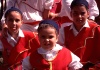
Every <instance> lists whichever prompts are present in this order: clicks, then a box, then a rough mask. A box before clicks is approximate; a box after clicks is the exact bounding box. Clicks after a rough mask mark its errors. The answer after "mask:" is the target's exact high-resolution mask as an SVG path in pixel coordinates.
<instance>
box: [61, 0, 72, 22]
mask: <svg viewBox="0 0 100 70" xmlns="http://www.w3.org/2000/svg"><path fill="white" fill-rule="evenodd" d="M72 1H73V0H62V8H64V11H65V13H63V14H66V15H67V16H68V17H69V19H70V20H72V18H71V16H70V12H71V9H70V5H71V2H72Z"/></svg>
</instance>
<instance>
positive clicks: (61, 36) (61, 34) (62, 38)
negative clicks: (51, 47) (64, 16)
mask: <svg viewBox="0 0 100 70" xmlns="http://www.w3.org/2000/svg"><path fill="white" fill-rule="evenodd" d="M64 41H65V37H64V28H63V27H62V28H60V29H59V38H58V43H59V44H60V45H64Z"/></svg>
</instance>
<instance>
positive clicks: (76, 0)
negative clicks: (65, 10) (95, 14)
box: [70, 0, 89, 9]
mask: <svg viewBox="0 0 100 70" xmlns="http://www.w3.org/2000/svg"><path fill="white" fill-rule="evenodd" d="M82 5H83V6H85V8H86V9H88V8H89V4H88V2H87V1H86V0H73V1H72V3H71V6H70V8H71V9H73V8H74V7H75V6H82Z"/></svg>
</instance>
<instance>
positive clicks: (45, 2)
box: [1, 0, 54, 31]
mask: <svg viewBox="0 0 100 70" xmlns="http://www.w3.org/2000/svg"><path fill="white" fill-rule="evenodd" d="M53 1H54V0H9V1H7V10H8V9H9V8H11V7H12V6H14V5H15V7H16V8H18V9H20V10H21V11H22V13H23V22H24V23H28V22H35V21H41V20H43V18H42V12H43V11H44V9H51V8H52V5H53ZM23 2H25V3H27V4H29V5H30V6H31V7H33V8H35V9H37V10H39V11H41V12H39V11H37V10H34V9H33V8H31V7H30V6H28V5H26V4H25V3H23ZM1 21H2V23H5V18H4V15H3V17H2V20H1ZM37 26H38V25H37ZM26 27H27V25H25V24H23V25H22V26H21V28H22V29H23V30H26V29H27V30H29V31H32V30H33V29H31V30H30V28H34V27H36V25H33V26H31V25H30V26H28V27H27V28H26Z"/></svg>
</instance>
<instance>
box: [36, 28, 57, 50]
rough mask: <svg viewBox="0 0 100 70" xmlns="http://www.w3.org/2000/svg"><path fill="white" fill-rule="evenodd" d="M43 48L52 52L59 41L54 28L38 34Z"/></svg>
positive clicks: (43, 30) (42, 30)
mask: <svg viewBox="0 0 100 70" xmlns="http://www.w3.org/2000/svg"><path fill="white" fill-rule="evenodd" d="M38 36H39V40H40V44H41V47H42V48H44V49H45V50H51V49H52V48H53V47H54V46H55V44H56V42H57V41H58V35H57V34H56V31H55V29H54V28H52V27H48V28H44V29H41V31H39V32H38Z"/></svg>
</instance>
